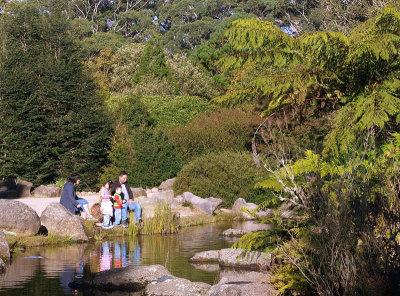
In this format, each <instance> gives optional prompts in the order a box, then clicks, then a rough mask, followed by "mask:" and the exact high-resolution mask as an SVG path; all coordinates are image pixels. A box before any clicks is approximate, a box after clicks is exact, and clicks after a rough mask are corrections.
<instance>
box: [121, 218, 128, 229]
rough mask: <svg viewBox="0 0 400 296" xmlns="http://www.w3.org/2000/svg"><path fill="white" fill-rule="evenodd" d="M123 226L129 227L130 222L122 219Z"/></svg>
mask: <svg viewBox="0 0 400 296" xmlns="http://www.w3.org/2000/svg"><path fill="white" fill-rule="evenodd" d="M122 226H123V227H124V228H128V226H129V224H128V221H126V220H125V221H122Z"/></svg>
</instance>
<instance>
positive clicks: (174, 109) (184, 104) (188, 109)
mask: <svg viewBox="0 0 400 296" xmlns="http://www.w3.org/2000/svg"><path fill="white" fill-rule="evenodd" d="M141 101H142V102H143V104H144V105H145V106H146V108H147V110H148V112H149V113H150V115H151V117H152V118H153V119H154V121H155V124H156V125H158V126H163V127H169V126H178V125H185V124H186V123H187V122H189V121H190V120H192V119H193V118H195V117H196V116H197V115H198V114H199V113H202V112H205V111H207V110H209V109H211V108H215V107H214V106H213V105H210V104H209V103H208V101H207V100H205V99H202V98H199V97H190V96H176V97H174V96H152V97H142V98H141Z"/></svg>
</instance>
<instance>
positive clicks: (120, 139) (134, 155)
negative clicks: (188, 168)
mask: <svg viewBox="0 0 400 296" xmlns="http://www.w3.org/2000/svg"><path fill="white" fill-rule="evenodd" d="M125 131H126V132H125ZM127 131H128V130H127V129H126V127H124V126H120V127H119V128H116V134H115V136H114V139H113V142H112V149H111V151H110V154H109V159H110V161H111V165H109V166H108V167H106V168H105V169H104V173H103V175H102V178H101V180H107V179H112V180H114V179H115V178H116V177H117V176H118V173H119V172H120V171H121V170H125V171H127V172H128V174H129V182H130V184H131V185H132V186H135V187H153V186H158V185H159V184H160V183H161V182H162V181H164V180H166V179H169V178H172V177H174V176H176V174H177V173H178V172H179V170H180V169H181V168H182V166H183V161H182V159H181V157H180V154H179V151H178V150H177V149H176V148H175V147H174V145H172V144H171V143H170V142H169V140H168V137H167V135H166V133H165V132H164V131H162V130H160V129H154V128H152V127H146V126H142V127H139V128H136V129H134V130H132V131H130V132H127Z"/></svg>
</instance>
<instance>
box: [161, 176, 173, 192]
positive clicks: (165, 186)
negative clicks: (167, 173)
mask: <svg viewBox="0 0 400 296" xmlns="http://www.w3.org/2000/svg"><path fill="white" fill-rule="evenodd" d="M174 182H175V178H172V179H168V180H165V181H164V182H162V183H161V184H160V186H158V189H160V190H172V188H173V186H174Z"/></svg>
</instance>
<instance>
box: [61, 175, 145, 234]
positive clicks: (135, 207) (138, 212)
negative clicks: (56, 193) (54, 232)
mask: <svg viewBox="0 0 400 296" xmlns="http://www.w3.org/2000/svg"><path fill="white" fill-rule="evenodd" d="M80 180H81V176H80V175H78V174H73V175H71V176H70V177H69V181H68V182H67V183H65V185H64V188H63V192H62V194H61V198H60V203H61V204H62V205H63V206H64V207H65V208H67V209H68V210H69V211H70V212H71V213H73V214H79V213H80V211H83V212H85V213H86V216H87V219H90V220H97V219H96V218H94V217H93V216H92V215H91V214H90V211H89V205H88V201H87V200H85V199H83V198H78V197H77V195H76V188H75V187H76V186H77V185H79V183H80ZM100 200H101V213H102V214H103V215H104V218H103V225H102V227H103V228H105V229H110V228H112V227H114V226H120V225H122V226H123V227H128V225H129V223H128V211H134V217H135V223H138V222H139V221H141V218H142V207H141V206H140V204H139V203H137V202H135V201H134V199H133V193H132V190H131V188H130V186H129V183H128V174H127V172H125V171H121V172H120V174H119V176H118V179H117V180H115V181H114V182H113V181H111V180H109V181H107V182H105V183H104V184H103V186H102V187H101V189H100Z"/></svg>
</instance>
